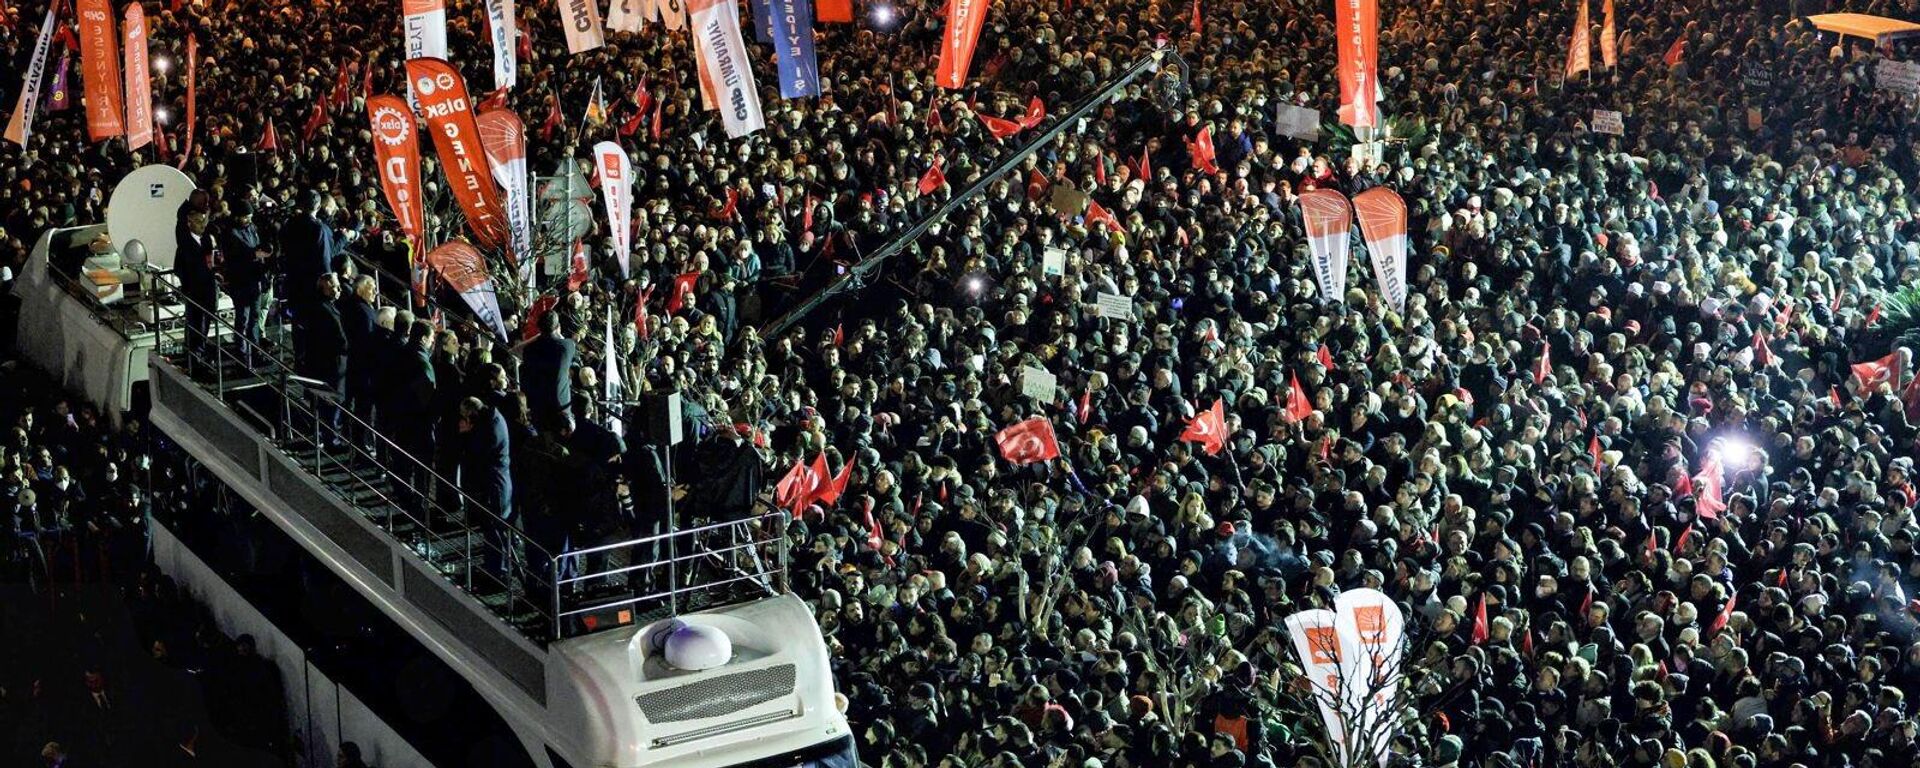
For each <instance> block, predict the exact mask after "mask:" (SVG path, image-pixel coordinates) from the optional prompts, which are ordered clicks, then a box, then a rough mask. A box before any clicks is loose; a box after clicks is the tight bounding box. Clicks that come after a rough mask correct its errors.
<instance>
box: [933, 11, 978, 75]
mask: <svg viewBox="0 0 1920 768" xmlns="http://www.w3.org/2000/svg"><path fill="white" fill-rule="evenodd" d="M989 2H990V0H948V2H947V31H946V36H945V37H944V38H942V40H941V43H940V71H939V74H938V76H937V79H938V82H939V83H940V86H941V87H942V88H960V87H962V86H965V85H966V84H967V70H968V69H970V68H972V66H973V49H974V48H976V47H979V45H980V27H981V25H983V24H985V23H986V21H987V5H988V3H989Z"/></svg>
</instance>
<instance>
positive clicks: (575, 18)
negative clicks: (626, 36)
mask: <svg viewBox="0 0 1920 768" xmlns="http://www.w3.org/2000/svg"><path fill="white" fill-rule="evenodd" d="M554 4H555V5H557V6H559V8H560V29H561V31H563V32H565V33H566V34H567V53H569V54H575V55H578V54H581V53H585V52H587V51H591V50H593V49H595V48H599V47H600V46H603V45H606V44H607V31H606V29H605V28H604V27H603V26H602V25H601V23H600V0H558V2H556V3H554Z"/></svg>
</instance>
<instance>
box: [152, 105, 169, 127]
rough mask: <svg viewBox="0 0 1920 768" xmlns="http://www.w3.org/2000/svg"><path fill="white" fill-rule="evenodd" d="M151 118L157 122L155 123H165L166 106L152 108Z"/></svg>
mask: <svg viewBox="0 0 1920 768" xmlns="http://www.w3.org/2000/svg"><path fill="white" fill-rule="evenodd" d="M153 120H154V122H157V123H159V124H161V125H166V124H167V108H166V107H158V108H156V109H154V110H153Z"/></svg>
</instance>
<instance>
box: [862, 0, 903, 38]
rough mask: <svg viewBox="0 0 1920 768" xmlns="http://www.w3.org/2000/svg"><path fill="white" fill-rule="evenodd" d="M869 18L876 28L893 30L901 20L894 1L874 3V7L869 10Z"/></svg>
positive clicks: (886, 30) (887, 30)
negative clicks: (894, 6) (894, 7)
mask: <svg viewBox="0 0 1920 768" xmlns="http://www.w3.org/2000/svg"><path fill="white" fill-rule="evenodd" d="M867 20H868V21H871V22H873V28H874V29H878V30H881V31H885V32H891V31H893V27H894V25H895V24H896V23H898V22H899V21H900V14H899V12H897V11H895V10H894V9H893V4H892V3H874V4H873V7H872V9H871V10H869V11H867Z"/></svg>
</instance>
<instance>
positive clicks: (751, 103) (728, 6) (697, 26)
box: [692, 0, 766, 139]
mask: <svg viewBox="0 0 1920 768" xmlns="http://www.w3.org/2000/svg"><path fill="white" fill-rule="evenodd" d="M692 10H693V37H694V42H695V43H696V44H697V45H698V46H699V48H700V53H701V57H700V60H699V63H700V80H701V82H702V83H704V84H706V85H707V86H709V88H710V92H711V93H712V94H713V97H714V101H715V103H716V105H717V106H718V107H719V108H720V122H721V123H722V124H724V125H725V126H726V128H727V138H731V139H737V138H740V137H741V136H745V135H747V134H749V133H753V132H754V131H757V130H760V129H761V128H764V127H766V120H765V118H764V117H762V116H761V114H760V92H759V89H758V88H757V87H756V86H755V85H754V83H753V70H752V69H751V67H750V61H751V59H749V58H748V56H747V44H746V42H745V41H743V40H741V39H740V7H739V6H737V5H735V4H733V3H732V2H731V1H730V0H729V1H725V2H723V0H693V6H692Z"/></svg>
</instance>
